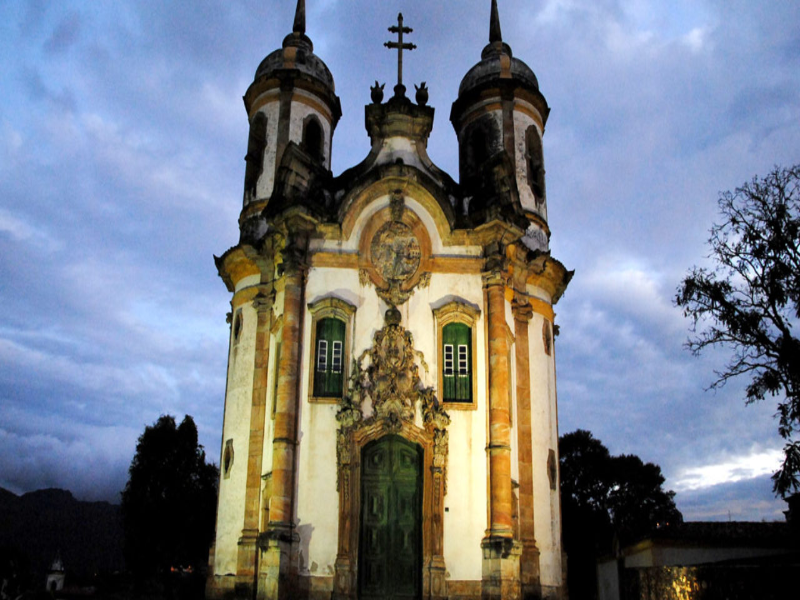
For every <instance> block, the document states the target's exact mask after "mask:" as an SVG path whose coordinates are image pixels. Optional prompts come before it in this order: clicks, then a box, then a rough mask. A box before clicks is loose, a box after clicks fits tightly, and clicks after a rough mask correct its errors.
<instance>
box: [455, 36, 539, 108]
mask: <svg viewBox="0 0 800 600" xmlns="http://www.w3.org/2000/svg"><path fill="white" fill-rule="evenodd" d="M498 79H511V80H512V81H516V82H517V83H520V84H522V85H524V86H526V87H529V88H532V89H534V90H538V89H539V81H538V80H537V79H536V75H534V73H533V71H532V70H531V68H530V67H529V66H528V65H526V64H525V63H524V62H523V61H521V60H520V59H518V58H514V56H513V55H512V54H511V48H510V47H509V45H508V44H504V43H503V42H501V41H498V42H492V43H490V44H489V45H488V46H486V47H485V48H484V49H483V52H482V53H481V61H480V62H479V63H478V64H476V65H475V66H474V67H472V68H471V69H470V70H469V71H467V74H466V75H464V79H462V80H461V85H460V86H459V87H458V95H459V96H460V95H462V94H465V93H467V92H469V91H471V90H473V89H475V88H478V87H481V86H482V85H483V84H486V83H490V82H493V81H496V80H498Z"/></svg>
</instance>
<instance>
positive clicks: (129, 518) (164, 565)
mask: <svg viewBox="0 0 800 600" xmlns="http://www.w3.org/2000/svg"><path fill="white" fill-rule="evenodd" d="M129 472H130V479H129V480H128V483H127V485H126V486H125V490H124V491H123V492H122V515H123V523H124V530H125V559H126V561H127V564H128V568H129V569H130V570H131V572H132V573H133V575H134V576H135V577H136V578H137V579H140V580H141V579H145V578H147V577H151V576H154V575H156V574H159V573H161V574H163V573H165V572H167V571H169V570H170V569H171V568H173V567H175V568H178V567H191V568H192V569H194V570H195V571H197V570H202V569H203V568H204V567H205V565H206V562H207V560H208V548H209V544H210V543H211V539H212V537H213V534H214V518H215V514H216V504H217V481H218V478H219V470H218V469H217V467H216V465H214V464H208V463H206V455H205V451H204V450H203V447H202V446H201V445H199V444H198V443H197V427H196V426H195V424H194V421H193V420H192V417H190V416H188V415H187V416H186V417H185V418H184V419H183V421H182V422H181V424H180V425H178V426H176V425H175V419H174V418H173V417H172V416H169V415H163V416H161V417H160V418H159V419H158V421H156V422H155V423H154V424H153V425H150V426H148V427H146V428H145V430H144V433H143V434H142V435H141V436H140V437H139V442H138V444H137V446H136V455H135V456H134V458H133V462H132V463H131V466H130V470H129Z"/></svg>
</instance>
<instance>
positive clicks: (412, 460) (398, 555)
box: [358, 435, 422, 600]
mask: <svg viewBox="0 0 800 600" xmlns="http://www.w3.org/2000/svg"><path fill="white" fill-rule="evenodd" d="M421 523H422V449H421V448H420V447H419V446H418V445H416V444H413V443H411V442H408V441H406V440H404V439H403V438H401V437H399V436H394V435H387V436H385V437H382V438H381V439H379V440H376V441H374V442H371V443H370V444H367V445H366V446H365V447H364V450H363V451H362V454H361V533H360V536H359V540H360V543H359V552H358V554H359V561H358V563H359V569H358V584H359V585H358V587H359V595H358V597H359V598H360V599H361V600H371V599H375V600H378V599H381V600H382V599H390V600H401V599H403V600H405V599H411V598H419V597H420V592H421V589H422V527H421Z"/></svg>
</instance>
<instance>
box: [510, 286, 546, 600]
mask: <svg viewBox="0 0 800 600" xmlns="http://www.w3.org/2000/svg"><path fill="white" fill-rule="evenodd" d="M511 309H512V312H513V314H514V338H515V344H514V347H515V358H516V367H517V373H516V375H517V377H516V381H517V456H518V460H519V522H520V541H521V542H522V554H521V556H520V583H521V586H522V597H523V598H524V599H526V600H528V599H535V598H541V592H542V591H541V583H540V573H539V548H538V547H537V546H536V537H535V523H534V492H533V437H532V431H531V429H532V426H531V380H530V378H531V369H530V340H529V335H528V328H529V325H530V320H531V318H532V317H533V307H532V306H531V305H530V303H529V302H528V301H527V299H519V298H518V299H515V300H514V302H513V303H512V305H511Z"/></svg>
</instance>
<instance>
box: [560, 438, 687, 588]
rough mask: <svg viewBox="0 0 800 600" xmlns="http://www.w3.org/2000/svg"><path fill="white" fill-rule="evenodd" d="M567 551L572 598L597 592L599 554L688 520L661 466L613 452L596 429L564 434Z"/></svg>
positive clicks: (563, 502)
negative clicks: (666, 488)
mask: <svg viewBox="0 0 800 600" xmlns="http://www.w3.org/2000/svg"><path fill="white" fill-rule="evenodd" d="M558 449H559V454H560V465H561V507H562V512H563V535H564V549H565V550H566V552H567V558H568V565H569V568H568V571H567V573H568V585H569V593H570V597H571V598H594V597H596V595H597V577H596V571H595V564H596V561H597V558H599V557H601V556H604V555H608V554H611V553H613V552H615V550H616V549H617V548H618V547H619V545H625V544H629V543H631V542H633V541H636V540H638V539H641V538H643V537H646V536H647V535H648V534H650V533H652V532H653V531H654V530H656V529H657V528H659V527H665V526H667V525H674V524H677V523H680V522H682V521H683V517H682V515H681V513H680V511H679V510H678V509H677V508H676V506H675V501H674V497H675V492H672V491H664V490H663V489H662V488H661V486H662V485H663V483H664V476H663V475H662V474H661V468H660V467H659V466H658V465H655V464H653V463H643V462H642V460H641V459H640V458H639V457H638V456H635V455H633V454H623V455H620V456H612V455H611V454H610V453H609V451H608V448H606V447H605V446H604V445H603V443H602V442H601V441H600V440H598V439H596V438H595V437H594V436H593V435H592V434H591V432H589V431H585V430H583V429H578V430H576V431H573V432H572V433H568V434H565V435H563V436H561V438H559V443H558Z"/></svg>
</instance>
